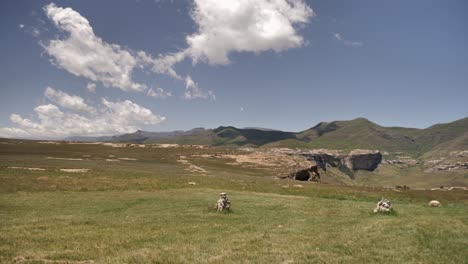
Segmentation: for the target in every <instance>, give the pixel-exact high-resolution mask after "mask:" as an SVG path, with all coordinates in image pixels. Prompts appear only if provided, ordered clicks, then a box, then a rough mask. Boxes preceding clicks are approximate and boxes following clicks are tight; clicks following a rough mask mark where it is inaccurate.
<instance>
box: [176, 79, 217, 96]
mask: <svg viewBox="0 0 468 264" xmlns="http://www.w3.org/2000/svg"><path fill="white" fill-rule="evenodd" d="M184 98H185V99H187V100H193V99H197V98H202V99H211V100H213V101H216V95H215V94H214V93H213V91H211V90H210V91H208V92H205V91H203V90H202V89H200V87H198V84H197V83H196V82H194V81H193V80H192V77H190V76H187V77H186V78H185V93H184Z"/></svg>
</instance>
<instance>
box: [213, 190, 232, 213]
mask: <svg viewBox="0 0 468 264" xmlns="http://www.w3.org/2000/svg"><path fill="white" fill-rule="evenodd" d="M230 209H231V201H229V199H228V198H227V193H225V192H222V193H220V194H219V199H218V202H217V203H216V211H223V210H230Z"/></svg>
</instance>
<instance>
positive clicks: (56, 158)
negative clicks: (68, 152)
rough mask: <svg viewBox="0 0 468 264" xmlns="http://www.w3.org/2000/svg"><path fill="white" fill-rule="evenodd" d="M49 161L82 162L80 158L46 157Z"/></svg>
mask: <svg viewBox="0 0 468 264" xmlns="http://www.w3.org/2000/svg"><path fill="white" fill-rule="evenodd" d="M46 159H51V160H83V159H82V158H60V157H46Z"/></svg>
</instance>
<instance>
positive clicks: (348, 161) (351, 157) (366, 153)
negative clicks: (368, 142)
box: [343, 149, 382, 171]
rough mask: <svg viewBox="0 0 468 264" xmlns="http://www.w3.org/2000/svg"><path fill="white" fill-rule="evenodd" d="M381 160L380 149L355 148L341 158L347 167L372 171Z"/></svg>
mask: <svg viewBox="0 0 468 264" xmlns="http://www.w3.org/2000/svg"><path fill="white" fill-rule="evenodd" d="M380 162H382V154H381V153H380V151H372V150H362V149H357V150H353V151H351V152H350V153H349V154H348V155H346V156H345V157H344V158H343V163H344V164H345V165H346V167H348V168H349V169H351V170H353V171H355V170H366V171H374V170H375V169H376V168H377V166H378V165H379V164H380Z"/></svg>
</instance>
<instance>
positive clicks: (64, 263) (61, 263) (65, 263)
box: [13, 256, 95, 264]
mask: <svg viewBox="0 0 468 264" xmlns="http://www.w3.org/2000/svg"><path fill="white" fill-rule="evenodd" d="M13 263H51V264H52V263H53V264H94V263H95V262H94V260H82V261H70V260H55V259H54V260H51V259H46V258H31V257H23V256H18V257H15V258H14V259H13Z"/></svg>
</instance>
